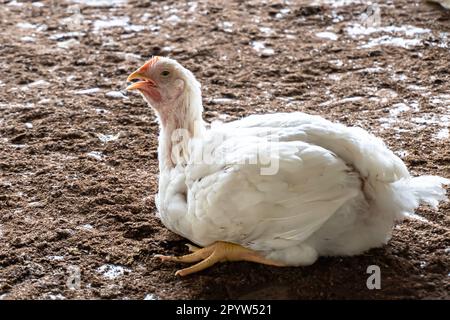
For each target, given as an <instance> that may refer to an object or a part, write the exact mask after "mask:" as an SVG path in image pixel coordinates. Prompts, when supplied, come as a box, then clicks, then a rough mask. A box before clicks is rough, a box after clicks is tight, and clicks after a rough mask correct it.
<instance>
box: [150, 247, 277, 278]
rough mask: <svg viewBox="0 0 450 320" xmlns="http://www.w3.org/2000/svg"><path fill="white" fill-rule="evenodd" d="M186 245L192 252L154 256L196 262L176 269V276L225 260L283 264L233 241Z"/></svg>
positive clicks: (165, 259) (163, 259)
mask: <svg viewBox="0 0 450 320" xmlns="http://www.w3.org/2000/svg"><path fill="white" fill-rule="evenodd" d="M187 246H188V248H189V251H190V252H192V253H191V254H187V255H184V256H180V257H175V256H164V255H160V254H157V255H155V257H156V258H160V259H161V260H162V261H174V262H183V263H193V262H198V263H197V264H194V265H193V266H191V267H188V268H185V269H181V270H178V271H177V272H176V273H175V275H177V276H186V275H188V274H191V273H195V272H198V271H201V270H204V269H206V268H209V267H211V266H213V265H214V264H216V263H217V262H225V261H251V262H256V263H261V264H266V265H270V266H277V267H282V266H284V264H282V263H279V262H276V261H273V260H270V259H267V258H265V257H263V256H262V255H261V254H259V253H258V252H256V251H253V250H251V249H247V248H244V247H242V246H241V245H238V244H235V243H230V242H224V241H217V242H214V243H213V244H212V245H210V246H207V247H204V248H198V247H195V246H193V245H190V244H187ZM199 261H200V262H199Z"/></svg>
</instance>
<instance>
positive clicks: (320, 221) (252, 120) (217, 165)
mask: <svg viewBox="0 0 450 320" xmlns="http://www.w3.org/2000/svg"><path fill="white" fill-rule="evenodd" d="M133 80H139V81H138V82H134V83H132V84H131V85H130V86H129V87H128V89H129V90H138V91H139V92H140V93H141V94H142V95H143V97H144V99H145V100H146V101H147V102H148V104H149V105H150V106H151V107H152V108H153V109H154V110H155V112H156V114H157V117H158V119H159V122H160V135H159V150H158V151H159V169H160V177H159V192H158V196H157V198H156V204H157V207H158V215H159V217H160V218H161V221H162V223H163V224H164V225H165V226H166V227H167V228H169V229H170V230H172V231H173V232H175V233H177V234H179V235H181V236H183V237H185V238H187V239H189V240H190V241H192V242H194V243H196V244H197V245H199V246H202V247H204V248H198V247H194V246H190V249H191V251H193V253H191V254H189V255H186V256H182V257H170V256H159V257H161V258H162V259H164V260H172V261H179V262H188V263H192V262H199V261H200V262H199V263H197V264H195V265H193V266H191V267H189V268H186V269H183V270H180V271H178V272H177V274H179V275H186V274H189V273H192V272H196V271H199V270H202V269H204V268H207V267H209V266H211V265H213V264H214V263H216V262H219V261H237V260H246V261H253V262H259V263H264V264H269V265H274V266H305V265H310V264H312V263H314V262H315V261H316V260H317V258H318V257H319V256H321V255H322V256H333V255H355V254H360V253H362V252H364V251H366V250H368V249H370V248H374V247H379V246H382V245H383V244H385V243H386V242H387V241H388V240H389V238H390V237H391V233H392V229H393V226H394V223H395V222H397V221H401V220H402V219H404V218H406V217H412V216H414V215H415V214H414V211H415V209H416V208H417V207H418V206H419V204H420V203H427V204H429V205H431V206H433V207H436V206H437V205H438V202H439V201H441V200H444V199H446V196H445V189H444V188H443V187H442V184H449V183H450V180H449V179H445V178H442V177H437V176H420V177H411V176H410V174H409V172H408V169H407V168H406V166H405V164H404V163H403V161H402V160H401V159H400V158H398V157H397V156H396V155H395V154H394V153H393V152H392V151H390V150H389V149H388V148H387V147H386V145H385V144H384V143H383V142H382V141H381V140H380V139H378V138H376V137H375V136H373V135H372V134H370V133H368V132H367V131H365V130H363V129H361V128H356V127H346V126H344V125H341V124H337V123H332V122H330V121H327V120H325V119H324V118H322V117H320V116H314V115H308V114H305V113H300V112H294V113H276V114H267V115H254V116H250V117H247V118H244V119H242V120H238V121H234V122H230V123H226V124H214V125H211V126H209V125H206V124H205V122H204V121H203V119H202V111H203V107H202V96H201V91H200V84H199V83H198V81H197V80H196V79H195V77H194V75H193V74H192V73H191V72H190V71H189V70H187V69H185V68H184V67H182V66H181V65H180V64H179V63H178V62H176V61H174V60H172V59H169V58H165V57H153V58H152V59H150V60H149V61H148V62H147V63H145V64H144V65H143V66H142V67H141V68H139V69H138V70H136V71H135V72H134V73H132V74H131V75H130V76H129V77H128V81H133Z"/></svg>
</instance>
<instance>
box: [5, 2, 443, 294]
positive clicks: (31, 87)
mask: <svg viewBox="0 0 450 320" xmlns="http://www.w3.org/2000/svg"><path fill="white" fill-rule="evenodd" d="M375 2H376V1H375ZM0 3H1V4H0V18H1V23H0V26H1V29H0V57H1V59H0V116H1V117H0V299H30V298H31V299H74V298H82V299H92V298H94V299H97V298H107V299H144V298H146V299H231V298H232V299H260V298H266V299H350V298H357V299H403V298H413V299H427V298H432V299H449V298H450V294H449V292H450V259H449V258H450V236H449V230H450V229H449V228H450V221H449V215H448V213H449V209H450V205H449V204H448V203H445V204H442V205H441V207H440V208H439V210H438V211H436V210H432V209H430V208H426V207H421V208H420V209H419V210H418V212H417V213H418V214H420V215H422V216H423V217H424V218H425V219H426V220H423V221H420V220H413V221H407V222H405V223H403V224H401V225H398V226H397V227H396V228H395V232H394V235H393V238H392V240H391V241H390V243H389V244H388V245H387V246H385V247H384V248H379V249H374V250H370V251H369V252H367V253H365V254H363V255H361V256H357V257H342V258H341V257H336V258H321V259H319V260H318V261H317V262H316V263H315V264H314V265H312V266H310V267H306V268H273V267H268V266H262V265H256V264H252V263H245V262H242V263H225V264H221V265H217V266H214V267H213V268H211V269H209V270H206V271H204V272H201V273H199V274H196V275H193V276H189V277H186V278H179V277H176V276H175V275H174V272H175V271H176V270H177V269H178V268H179V267H180V266H179V265H176V264H174V263H161V262H160V261H159V260H158V259H155V258H153V255H154V254H156V253H162V254H180V253H184V252H186V251H187V249H186V247H185V246H184V243H185V242H186V241H185V240H184V239H183V238H181V237H179V236H177V235H175V234H173V233H171V232H170V231H168V230H166V229H165V228H164V226H163V225H162V224H161V223H160V222H159V220H158V219H157V218H156V217H155V205H154V196H153V195H154V194H155V192H156V190H157V179H158V167H157V151H156V148H157V134H158V124H157V122H156V121H155V117H154V114H153V113H152V111H151V110H150V109H149V107H147V105H146V104H145V103H144V102H143V100H142V99H141V98H140V97H139V96H138V95H137V94H134V93H132V94H131V93H126V92H125V91H124V88H125V86H126V83H125V81H126V77H127V75H128V74H129V73H130V72H131V71H133V70H134V69H136V68H137V67H138V66H140V65H141V64H142V63H143V62H144V61H145V60H146V59H147V58H149V57H151V56H152V55H167V56H170V57H173V58H175V59H177V60H178V61H180V62H181V63H182V64H184V65H185V66H186V67H188V68H189V69H190V70H192V71H193V72H194V74H195V75H196V76H197V78H198V79H199V81H200V82H201V83H202V85H203V94H204V98H203V101H204V105H205V109H206V110H205V119H207V120H209V121H211V120H217V119H219V120H224V121H230V120H233V119H237V118H239V117H242V116H245V115H249V114H254V113H266V112H277V111H292V110H299V111H304V112H308V113H312V114H320V115H323V116H324V117H326V118H328V119H330V120H335V121H340V122H342V123H345V124H347V125H356V126H361V127H363V128H365V129H367V130H368V131H370V132H373V133H375V134H376V135H378V136H380V137H382V138H383V139H384V140H385V141H386V143H387V144H388V145H389V146H390V147H391V148H392V149H393V150H394V151H395V152H396V153H397V154H398V155H399V156H400V157H401V158H402V159H403V160H404V161H405V162H406V164H407V165H408V167H409V168H410V170H411V172H412V173H413V174H414V175H422V174H438V175H442V176H445V177H450V148H449V138H448V136H449V132H448V127H449V125H450V85H449V83H450V76H449V67H450V37H449V32H450V11H445V10H444V9H442V8H441V7H439V6H438V5H434V4H429V3H425V2H421V1H419V0H415V1H409V0H408V1H407V0H397V1H378V4H379V8H380V9H381V19H380V21H379V22H378V24H380V23H381V27H379V26H378V27H377V26H376V24H375V27H372V28H370V26H369V27H368V26H367V25H366V28H364V27H363V26H361V24H367V23H368V20H367V19H364V14H365V12H368V11H367V10H366V9H367V7H368V6H367V4H364V3H362V2H361V1H342V0H340V1H336V2H333V1H315V2H313V1H294V0H291V1H284V2H283V1H270V2H269V1H192V2H183V1H155V2H152V3H150V1H137V0H128V1H126V0H109V1H107V0H100V1H93V0H78V1H41V2H35V1H34V2H32V1H26V2H23V3H22V2H20V1H4V0H3V1H2V0H0ZM373 8H375V7H372V9H373ZM369 11H370V9H369ZM369 15H370V14H369ZM389 26H391V28H388V27H389ZM392 26H394V27H396V28H394V27H392ZM374 41H375V42H374ZM370 265H378V266H379V267H380V270H381V289H380V290H368V289H367V287H366V280H367V278H368V276H369V274H367V272H366V269H367V267H368V266H370Z"/></svg>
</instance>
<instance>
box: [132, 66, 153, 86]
mask: <svg viewBox="0 0 450 320" xmlns="http://www.w3.org/2000/svg"><path fill="white" fill-rule="evenodd" d="M149 67H150V64H149V63H148V62H147V63H145V64H144V65H143V66H142V67H140V68H139V69H137V70H136V71H134V72H133V73H132V74H130V75H129V76H128V78H127V82H131V81H132V80H142V81H139V82H135V83H132V84H131V85H129V86H128V87H127V90H136V89H140V88H143V87H145V86H152V87H155V86H156V84H155V82H154V81H153V80H152V79H150V77H148V76H147V71H148V69H149Z"/></svg>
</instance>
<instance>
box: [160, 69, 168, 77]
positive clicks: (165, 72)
mask: <svg viewBox="0 0 450 320" xmlns="http://www.w3.org/2000/svg"><path fill="white" fill-rule="evenodd" d="M169 74H170V72H169V71H167V70H164V71H163V72H161V76H163V77H167V76H169Z"/></svg>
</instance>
